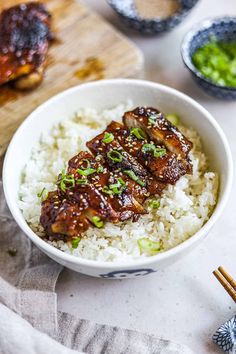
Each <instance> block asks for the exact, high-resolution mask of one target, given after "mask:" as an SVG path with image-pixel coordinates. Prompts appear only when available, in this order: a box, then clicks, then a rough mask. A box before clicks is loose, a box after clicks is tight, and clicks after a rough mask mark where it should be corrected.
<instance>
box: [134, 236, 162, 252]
mask: <svg viewBox="0 0 236 354" xmlns="http://www.w3.org/2000/svg"><path fill="white" fill-rule="evenodd" d="M138 246H139V249H140V253H141V254H142V253H145V254H146V255H148V256H153V255H154V254H157V253H158V252H160V251H161V245H160V242H155V241H151V240H149V239H148V238H140V239H139V240H138Z"/></svg>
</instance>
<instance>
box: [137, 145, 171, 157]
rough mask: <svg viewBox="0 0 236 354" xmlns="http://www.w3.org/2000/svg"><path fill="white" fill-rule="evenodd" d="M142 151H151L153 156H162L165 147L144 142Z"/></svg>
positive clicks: (164, 152)
mask: <svg viewBox="0 0 236 354" xmlns="http://www.w3.org/2000/svg"><path fill="white" fill-rule="evenodd" d="M142 152H144V153H146V152H151V153H152V154H153V156H154V157H162V156H164V155H165V154H166V149H165V148H158V147H156V146H155V145H153V144H144V145H143V146H142Z"/></svg>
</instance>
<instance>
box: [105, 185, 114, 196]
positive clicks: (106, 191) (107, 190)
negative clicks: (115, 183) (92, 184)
mask: <svg viewBox="0 0 236 354" xmlns="http://www.w3.org/2000/svg"><path fill="white" fill-rule="evenodd" d="M102 191H103V193H106V194H109V195H112V194H113V192H112V190H111V189H110V188H109V187H108V186H104V187H103V188H102Z"/></svg>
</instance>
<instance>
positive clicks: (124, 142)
mask: <svg viewBox="0 0 236 354" xmlns="http://www.w3.org/2000/svg"><path fill="white" fill-rule="evenodd" d="M106 131H107V132H110V133H112V134H113V135H114V137H115V139H116V140H117V141H118V142H119V143H120V145H121V146H122V147H123V148H124V150H125V151H127V152H128V153H129V154H130V155H132V156H133V157H135V158H136V159H137V160H138V161H139V162H140V163H141V164H142V165H143V166H144V167H146V168H147V169H148V170H149V171H150V172H151V173H152V174H153V175H154V176H155V177H156V178H157V179H159V180H160V181H162V182H165V183H171V184H175V183H176V182H177V180H178V179H179V178H180V177H181V176H183V175H185V174H186V173H187V171H188V168H187V164H186V162H185V160H184V162H183V161H182V160H180V159H178V157H177V155H176V154H175V153H173V152H170V151H168V150H167V149H166V147H165V146H164V145H160V144H158V145H157V144H155V143H154V142H153V141H152V140H150V139H149V138H148V135H147V134H146V133H145V132H144V131H143V130H142V129H141V128H134V129H128V128H127V127H126V126H124V125H123V124H120V123H118V122H114V121H113V122H111V123H110V124H109V125H108V126H107V128H106Z"/></svg>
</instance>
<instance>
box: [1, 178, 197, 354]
mask: <svg viewBox="0 0 236 354" xmlns="http://www.w3.org/2000/svg"><path fill="white" fill-rule="evenodd" d="M0 226H1V227H0V353H1V354H22V353H24V354H45V353H47V354H55V353H57V354H64V353H65V354H66V353H67V354H70V353H77V354H78V353H81V352H84V353H87V354H193V352H192V351H191V350H190V349H189V348H187V347H186V346H184V345H181V344H176V343H173V342H170V341H168V340H164V339H161V338H157V337H155V336H151V335H148V334H142V333H139V332H136V331H131V330H126V329H121V328H118V327H111V326H106V325H98V324H95V323H93V322H90V321H87V320H83V319H79V318H75V317H73V316H72V315H69V314H67V313H62V312H58V310H57V295H56V293H55V285H56V282H57V279H58V276H59V274H60V272H61V270H62V266H60V265H59V264H57V263H55V262H54V261H52V260H51V259H49V258H48V257H47V256H46V255H44V254H43V253H42V252H41V251H40V250H39V249H37V248H36V247H35V246H34V245H33V244H32V243H31V242H30V240H29V239H28V238H27V237H26V236H25V235H24V234H23V233H22V232H21V231H20V229H19V228H18V226H17V225H16V223H15V222H14V220H13V219H12V216H11V215H10V213H9V210H8V208H7V206H6V203H5V199H4V195H3V190H2V182H1V181H0Z"/></svg>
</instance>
